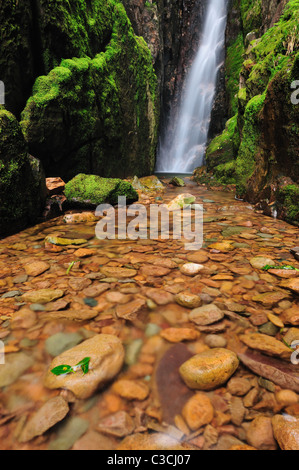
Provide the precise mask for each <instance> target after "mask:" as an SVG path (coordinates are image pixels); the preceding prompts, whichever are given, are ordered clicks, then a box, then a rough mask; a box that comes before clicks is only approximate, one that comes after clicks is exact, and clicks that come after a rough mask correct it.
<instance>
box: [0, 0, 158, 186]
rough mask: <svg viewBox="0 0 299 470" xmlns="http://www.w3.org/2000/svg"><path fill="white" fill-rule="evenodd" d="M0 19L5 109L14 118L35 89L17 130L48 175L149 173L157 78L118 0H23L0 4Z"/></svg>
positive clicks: (153, 147) (152, 160)
mask: <svg viewBox="0 0 299 470" xmlns="http://www.w3.org/2000/svg"><path fill="white" fill-rule="evenodd" d="M0 14H1V18H2V23H1V31H3V38H4V39H3V40H2V41H1V46H0V68H1V70H3V73H4V75H3V76H1V79H2V80H3V81H4V83H5V85H6V104H7V108H8V109H9V110H10V111H12V112H14V113H15V114H16V115H17V116H18V117H19V115H20V114H21V112H22V110H23V109H24V106H25V105H26V101H27V100H28V98H29V97H30V95H31V93H32V96H31V98H30V99H29V101H28V102H27V105H26V107H25V110H24V111H23V113H22V129H23V132H24V134H25V137H26V141H27V142H28V144H29V150H30V153H32V154H33V155H34V156H36V157H37V158H39V159H40V160H41V161H42V163H43V166H44V168H45V171H46V174H47V175H50V176H52V175H53V174H54V175H60V176H61V177H63V178H65V179H66V180H69V179H71V178H72V177H74V176H75V175H76V174H78V173H80V172H86V173H95V174H101V175H103V176H112V175H113V176H114V177H115V176H120V177H123V176H127V175H130V174H131V175H133V174H137V175H141V176H142V175H144V174H150V173H152V172H153V169H154V163H155V150H156V145H157V130H158V124H159V92H158V87H157V78H156V75H155V72H154V69H153V65H152V57H151V54H150V51H149V49H148V47H147V45H146V43H145V41H144V40H143V39H142V38H139V37H137V36H135V34H134V32H133V29H132V27H131V24H130V22H129V19H128V17H127V14H126V12H125V9H124V7H123V5H122V3H121V2H114V1H112V0H109V1H106V0H92V1H91V2H89V7H88V9H86V7H85V5H84V4H83V3H82V2H81V1H79V0H75V1H74V2H72V5H70V4H62V3H59V4H54V3H53V2H51V3H50V4H49V2H46V1H45V0H37V1H35V2H30V1H29V0H26V1H25V2H22V3H21V4H17V5H14V7H13V8H12V7H11V3H10V2H9V1H8V0H7V1H6V0H4V1H3V2H2V3H1V6H0ZM53 18H56V19H57V21H55V22H53ZM12 24H14V25H16V27H15V28H12V27H11V25H12ZM8 49H9V54H8V53H7V50H8ZM62 59H65V60H63V61H62V62H61V60H62ZM34 82H35V84H34ZM33 84H34V87H33V92H32V91H31V90H32V85H33Z"/></svg>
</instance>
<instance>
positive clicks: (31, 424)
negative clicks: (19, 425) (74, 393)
mask: <svg viewBox="0 0 299 470" xmlns="http://www.w3.org/2000/svg"><path fill="white" fill-rule="evenodd" d="M68 412H69V406H68V404H67V402H66V401H65V400H64V399H63V398H62V397H56V398H52V399H51V400H49V401H48V402H47V403H45V404H44V405H43V406H42V407H41V408H40V410H39V411H38V412H37V413H36V414H35V415H34V416H32V418H30V420H29V421H28V423H27V424H26V426H25V428H24V430H23V432H22V435H21V439H20V440H21V442H27V441H31V439H33V438H34V437H36V436H41V435H42V434H44V433H45V432H46V431H48V429H50V428H52V427H53V426H55V424H57V423H59V422H60V421H62V420H63V419H64V418H65V417H66V415H67V414H68Z"/></svg>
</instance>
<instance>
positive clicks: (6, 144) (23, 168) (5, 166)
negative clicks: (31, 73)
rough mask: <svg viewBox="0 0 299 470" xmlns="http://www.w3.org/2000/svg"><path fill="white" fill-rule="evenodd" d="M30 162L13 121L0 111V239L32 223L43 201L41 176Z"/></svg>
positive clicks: (13, 118) (7, 114) (36, 164)
mask: <svg viewBox="0 0 299 470" xmlns="http://www.w3.org/2000/svg"><path fill="white" fill-rule="evenodd" d="M38 166H39V162H38V161H37V160H36V159H33V158H30V157H29V155H28V153H27V147H26V143H25V141H24V137H23V135H22V132H21V129H20V126H19V124H18V122H17V120H16V119H15V117H14V116H13V115H12V114H11V113H10V112H8V111H6V110H5V109H4V108H3V107H0V237H1V236H4V235H9V234H11V233H13V232H16V231H18V230H21V229H22V228H24V227H25V226H26V225H28V224H29V223H34V222H36V220H37V218H38V216H39V215H40V213H41V211H42V207H43V204H44V202H45V200H46V191H45V180H44V179H43V172H42V171H41V172H39V170H38V168H37V167H38Z"/></svg>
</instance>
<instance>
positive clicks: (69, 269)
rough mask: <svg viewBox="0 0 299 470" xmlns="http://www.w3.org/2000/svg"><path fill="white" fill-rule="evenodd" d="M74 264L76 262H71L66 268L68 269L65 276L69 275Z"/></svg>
mask: <svg viewBox="0 0 299 470" xmlns="http://www.w3.org/2000/svg"><path fill="white" fill-rule="evenodd" d="M75 263H76V261H72V262H71V264H70V265H69V267H68V269H67V271H66V274H67V275H68V274H70V272H71V270H72V268H73V267H74V266H75Z"/></svg>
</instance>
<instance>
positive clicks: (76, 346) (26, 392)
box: [0, 178, 299, 450]
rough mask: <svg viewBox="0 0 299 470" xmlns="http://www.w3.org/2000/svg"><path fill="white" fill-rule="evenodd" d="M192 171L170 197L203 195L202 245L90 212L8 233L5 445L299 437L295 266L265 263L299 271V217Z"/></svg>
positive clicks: (1, 313) (247, 441)
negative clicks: (293, 220)
mask: <svg viewBox="0 0 299 470" xmlns="http://www.w3.org/2000/svg"><path fill="white" fill-rule="evenodd" d="M185 182H186V188H184V189H180V188H178V187H176V188H175V187H174V186H168V187H167V182H166V184H165V186H166V188H167V189H166V192H165V193H163V194H162V196H161V200H162V201H161V202H164V203H169V202H171V201H173V200H174V199H175V198H177V196H179V195H180V194H181V193H182V192H183V191H188V193H191V194H194V197H195V198H196V201H195V203H196V204H203V206H204V209H205V212H204V244H203V246H202V248H201V249H200V250H199V249H198V248H197V249H196V251H194V252H193V251H190V250H186V249H185V245H184V243H183V241H180V240H172V239H171V240H161V239H160V238H158V239H154V240H137V241H132V240H111V241H107V240H98V239H96V238H95V225H96V223H97V219H96V218H95V219H94V218H93V217H90V215H88V216H86V217H85V216H82V218H81V217H79V218H78V217H77V216H76V217H73V218H71V217H69V218H68V223H66V222H65V221H63V217H59V218H57V219H54V220H51V221H50V222H46V223H44V224H41V225H39V226H35V227H32V228H30V229H27V230H26V231H25V232H22V233H20V234H17V235H14V236H12V237H10V238H6V239H4V240H2V241H0V340H1V341H2V342H3V343H4V349H5V364H4V365H3V364H0V404H1V405H0V442H1V443H0V447H1V449H12V450H16V449H22V450H31V449H32V450H47V449H53V450H54V449H61V450H66V449H74V450H81V449H86V450H87V449H88V450H89V449H95V450H104V449H109V450H114V449H123V450H138V449H144V450H145V449H162V450H164V449H165V450H166V449H178V450H182V449H184V450H186V449H187V450H188V449H194V450H202V449H212V450H213V449H221V450H224V449H227V450H229V449H236V450H247V449H255V448H256V449H279V448H281V449H284V448H286V449H289V448H291V449H298V442H299V439H298V433H297V430H298V418H299V403H298V394H299V374H298V363H296V361H298V359H299V357H298V356H299V354H298V352H296V350H295V348H296V345H294V343H295V342H296V341H299V333H298V325H299V305H298V294H297V292H296V284H293V281H296V279H298V278H297V277H281V275H278V274H281V273H277V272H276V273H275V272H272V273H271V272H270V271H265V270H263V269H262V268H263V267H264V266H263V264H264V263H265V262H266V263H268V265H270V264H271V265H272V266H275V267H276V266H283V265H292V266H293V267H295V268H297V269H298V267H299V265H298V261H296V259H295V258H294V256H293V254H292V253H291V252H290V249H291V248H292V247H296V246H297V245H298V230H297V229H296V228H295V227H293V226H291V225H288V224H287V223H286V222H282V221H277V220H274V219H270V218H267V217H265V216H263V215H261V214H259V213H256V212H254V211H253V210H252V209H251V208H249V207H248V206H247V204H246V203H242V202H238V201H235V200H234V198H233V196H232V195H231V194H230V193H222V192H213V193H212V192H209V191H207V190H204V189H202V188H199V187H197V186H195V185H194V184H193V183H192V182H191V181H190V180H189V179H188V178H185ZM204 200H205V201H207V202H203V201H204ZM142 201H143V204H144V205H145V207H147V206H148V204H149V203H151V202H156V195H151V194H147V195H146V199H142ZM211 201H213V202H211ZM89 214H90V213H89ZM67 215H72V214H67ZM249 222H250V223H249ZM240 227H242V228H244V227H245V228H246V231H245V232H244V231H239V230H235V229H237V228H238V229H239V228H240ZM265 230H266V231H265ZM261 233H271V236H272V238H264V237H261V236H259V234H261ZM226 237H227V238H226ZM61 240H62V241H63V243H60V242H61ZM65 240H67V243H66V242H65ZM78 240H79V241H80V245H78V244H77V243H78ZM52 242H53V243H52ZM54 242H55V243H54ZM56 242H58V243H57V244H56ZM244 242H246V243H244ZM214 244H218V245H217V247H215V245H214ZM219 244H220V245H219ZM212 245H213V246H212ZM217 248H220V249H217ZM232 248H233V249H232ZM257 258H258V260H257ZM262 258H263V260H262V261H261V259H262ZM252 260H255V261H252ZM256 260H257V261H256ZM269 260H272V261H273V263H274V264H272V263H269ZM188 263H194V264H196V265H201V266H202V267H201V269H199V270H198V271H197V272H194V271H193V272H192V273H191V271H188V272H187V271H184V269H183V270H182V267H183V266H184V265H186V264H188ZM294 287H295V288H294ZM292 344H293V346H292ZM291 348H292V349H291ZM0 352H1V351H0ZM0 357H1V356H0ZM291 357H292V360H291ZM85 358H91V360H90V364H89V370H88V372H87V373H86V374H85V375H84V373H83V371H82V370H77V371H76V372H75V373H74V374H69V375H65V376H59V377H56V376H55V375H54V374H53V373H51V370H52V369H53V368H54V367H56V366H61V365H64V364H65V365H69V366H71V367H74V366H76V365H77V364H78V363H79V362H80V361H82V360H83V359H85ZM292 361H293V363H292ZM188 363H189V364H191V367H189V368H188V367H186V366H185V365H186V364H188ZM184 366H185V367H184ZM185 369H186V370H185ZM182 371H183V373H182ZM103 385H104V387H103ZM198 387H200V388H198ZM56 403H57V406H56V405H55V404H56ZM54 409H55V411H54ZM287 419H288V420H289V421H287V423H286V420H287ZM259 423H260V424H259ZM257 424H258V425H257ZM290 430H292V432H290Z"/></svg>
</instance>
